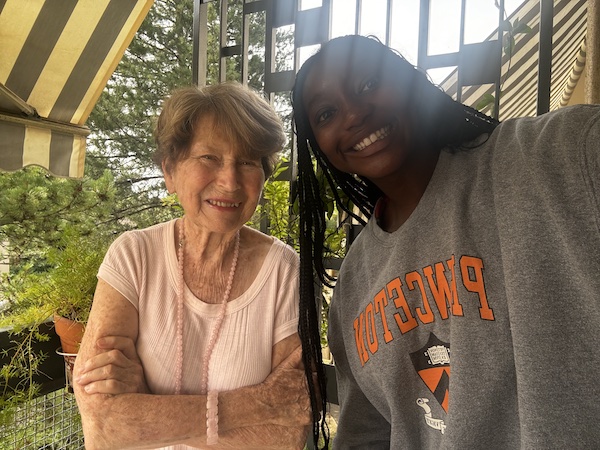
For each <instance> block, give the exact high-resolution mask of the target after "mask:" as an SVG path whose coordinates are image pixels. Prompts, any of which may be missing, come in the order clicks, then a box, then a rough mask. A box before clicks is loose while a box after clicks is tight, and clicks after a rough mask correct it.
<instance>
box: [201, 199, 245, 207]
mask: <svg viewBox="0 0 600 450" xmlns="http://www.w3.org/2000/svg"><path fill="white" fill-rule="evenodd" d="M208 203H210V204H211V205H214V206H220V207H221V208H237V207H238V206H240V204H239V203H225V202H219V201H215V200H209V201H208Z"/></svg>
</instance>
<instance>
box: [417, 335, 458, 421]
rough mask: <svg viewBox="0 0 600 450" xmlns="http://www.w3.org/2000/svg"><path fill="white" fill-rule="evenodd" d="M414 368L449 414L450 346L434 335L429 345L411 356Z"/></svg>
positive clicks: (431, 336)
mask: <svg viewBox="0 0 600 450" xmlns="http://www.w3.org/2000/svg"><path fill="white" fill-rule="evenodd" d="M410 359H411V360H412V363H413V366H414V368H415V370H416V371H417V373H418V374H419V376H420V377H421V379H422V380H423V382H424V383H425V385H426V386H427V387H428V388H429V390H430V391H431V393H432V394H433V396H434V397H435V398H436V400H437V401H438V402H439V404H440V405H441V406H442V408H444V411H445V412H446V413H448V394H449V393H448V389H449V386H450V344H448V343H447V342H443V341H440V340H439V339H438V338H437V336H436V335H434V334H433V333H430V334H429V340H428V341H427V344H425V346H423V347H422V348H421V349H420V350H417V351H416V352H414V353H411V354H410Z"/></svg>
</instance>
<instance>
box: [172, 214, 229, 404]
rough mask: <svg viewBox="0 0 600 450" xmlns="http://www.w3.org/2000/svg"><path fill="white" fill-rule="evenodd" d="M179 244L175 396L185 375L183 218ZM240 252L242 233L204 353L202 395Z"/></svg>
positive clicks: (205, 390) (206, 387)
mask: <svg viewBox="0 0 600 450" xmlns="http://www.w3.org/2000/svg"><path fill="white" fill-rule="evenodd" d="M178 238H179V244H178V248H177V268H178V275H179V276H178V278H179V279H178V283H177V340H176V352H177V362H176V368H175V394H177V395H178V394H180V393H181V379H182V374H183V290H184V285H185V280H184V279H183V255H184V253H183V247H184V245H185V224H184V219H183V218H182V219H181V221H180V226H179V236H178ZM239 252H240V232H239V231H238V232H237V233H236V235H235V249H234V251H233V261H232V262H231V269H230V271H229V279H228V280H227V287H226V288H225V293H224V294H223V300H222V301H221V309H220V311H219V315H218V317H217V322H216V323H215V326H214V328H213V330H212V334H211V337H210V340H209V341H208V346H207V348H206V351H205V353H204V359H203V361H202V377H201V379H200V390H201V394H206V392H207V391H208V365H209V362H210V357H211V354H212V351H213V349H214V347H215V344H216V342H217V339H218V337H219V332H220V331H221V326H222V325H223V320H224V319H225V312H226V310H227V302H228V301H229V295H230V294H231V286H232V285H233V277H234V276H235V269H236V267H237V261H238V255H239Z"/></svg>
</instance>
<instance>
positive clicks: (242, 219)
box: [163, 118, 265, 233]
mask: <svg viewBox="0 0 600 450" xmlns="http://www.w3.org/2000/svg"><path fill="white" fill-rule="evenodd" d="M195 129H196V130H197V131H196V133H195V135H194V139H193V140H192V142H191V145H190V149H189V154H188V156H187V157H185V158H184V159H182V160H180V161H178V162H176V163H174V164H173V166H172V167H171V168H170V169H169V168H168V167H167V166H166V165H165V164H164V163H163V171H164V174H165V183H166V185H167V189H168V190H169V192H171V193H177V196H178V198H179V202H180V203H181V206H182V207H183V209H184V211H185V215H186V219H187V220H188V223H189V222H191V223H192V224H193V225H194V226H196V227H198V228H199V229H202V230H204V231H208V232H217V233H231V232H234V231H236V230H238V229H240V228H241V227H242V226H243V225H244V224H245V223H246V222H247V221H248V220H250V218H251V217H252V214H253V213H254V211H255V209H256V206H257V205H258V201H259V198H260V194H261V191H262V188H263V185H264V182H265V173H264V170H263V167H262V162H261V160H260V158H259V157H256V158H254V159H253V158H252V157H248V156H243V152H241V151H240V149H239V148H238V147H237V145H236V144H234V143H233V142H232V141H231V140H230V139H227V137H226V136H224V135H223V134H222V133H220V132H219V130H218V129H216V128H215V126H214V123H213V120H212V118H203V119H200V121H199V122H198V124H197V126H196V127H195Z"/></svg>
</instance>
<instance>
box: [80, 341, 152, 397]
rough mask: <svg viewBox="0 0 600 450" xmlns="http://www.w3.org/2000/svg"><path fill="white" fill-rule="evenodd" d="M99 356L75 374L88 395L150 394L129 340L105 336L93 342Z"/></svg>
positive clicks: (141, 368) (140, 364)
mask: <svg viewBox="0 0 600 450" xmlns="http://www.w3.org/2000/svg"><path fill="white" fill-rule="evenodd" d="M96 347H97V348H98V349H100V351H101V353H99V354H97V355H96V356H94V357H92V358H90V359H89V360H88V361H86V363H85V365H84V366H83V367H82V368H81V369H80V370H79V371H78V373H76V374H75V382H77V383H79V384H80V385H81V386H82V387H83V389H84V390H85V391H86V392H87V393H88V394H113V395H114V394H126V393H138V394H144V393H149V392H150V391H149V389H148V386H147V384H146V379H145V377H144V369H143V367H142V363H141V361H140V359H139V357H138V354H137V351H136V349H135V344H134V342H133V340H132V339H131V338H128V337H123V336H105V337H103V338H100V339H98V340H97V341H96Z"/></svg>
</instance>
